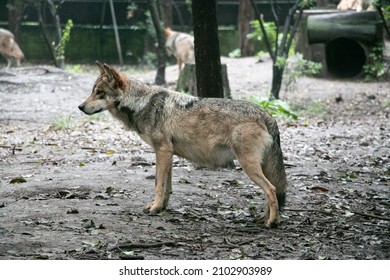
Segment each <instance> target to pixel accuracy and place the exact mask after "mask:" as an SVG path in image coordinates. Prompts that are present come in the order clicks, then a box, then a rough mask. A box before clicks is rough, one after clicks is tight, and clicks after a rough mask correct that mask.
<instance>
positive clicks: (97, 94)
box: [95, 90, 105, 99]
mask: <svg viewBox="0 0 390 280" xmlns="http://www.w3.org/2000/svg"><path fill="white" fill-rule="evenodd" d="M95 95H96V97H97V98H100V99H103V98H104V96H105V93H104V91H101V90H99V91H97V92H96V94H95Z"/></svg>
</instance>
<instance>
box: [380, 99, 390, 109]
mask: <svg viewBox="0 0 390 280" xmlns="http://www.w3.org/2000/svg"><path fill="white" fill-rule="evenodd" d="M381 105H382V107H383V108H390V98H386V99H384V100H382V102H381Z"/></svg>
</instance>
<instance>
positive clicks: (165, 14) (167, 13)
mask: <svg viewBox="0 0 390 280" xmlns="http://www.w3.org/2000/svg"><path fill="white" fill-rule="evenodd" d="M160 6H161V14H162V21H163V23H164V26H165V27H172V22H173V20H172V0H160Z"/></svg>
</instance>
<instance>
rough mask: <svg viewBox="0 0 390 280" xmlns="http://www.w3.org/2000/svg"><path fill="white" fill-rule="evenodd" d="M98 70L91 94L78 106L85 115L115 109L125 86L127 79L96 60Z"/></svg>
mask: <svg viewBox="0 0 390 280" xmlns="http://www.w3.org/2000/svg"><path fill="white" fill-rule="evenodd" d="M96 64H97V66H98V67H99V70H100V76H99V77H98V78H97V80H96V82H95V84H94V86H93V88H92V93H91V95H90V96H89V97H88V98H87V99H86V100H85V101H84V102H83V103H82V104H81V105H80V106H79V109H80V110H81V111H83V112H84V113H85V114H87V115H92V114H96V113H100V112H103V111H105V110H109V111H112V110H116V108H117V107H118V106H119V104H120V101H121V97H122V95H123V93H124V92H125V90H126V87H127V79H126V77H125V76H124V75H123V74H122V73H119V72H118V71H116V70H115V69H114V68H112V67H110V66H108V65H107V64H102V63H100V62H98V61H96Z"/></svg>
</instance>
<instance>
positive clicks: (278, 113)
mask: <svg viewBox="0 0 390 280" xmlns="http://www.w3.org/2000/svg"><path fill="white" fill-rule="evenodd" d="M249 101H250V102H252V103H255V104H257V105H259V106H260V107H262V108H263V109H265V110H266V111H267V112H268V113H269V114H270V115H271V116H273V117H280V118H283V117H288V118H291V119H293V120H297V119H298V115H296V114H295V113H294V112H293V111H292V110H291V109H290V107H289V106H288V104H287V103H286V102H284V101H281V100H280V99H274V100H269V99H268V98H267V99H259V98H257V97H253V96H252V97H250V98H249Z"/></svg>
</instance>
